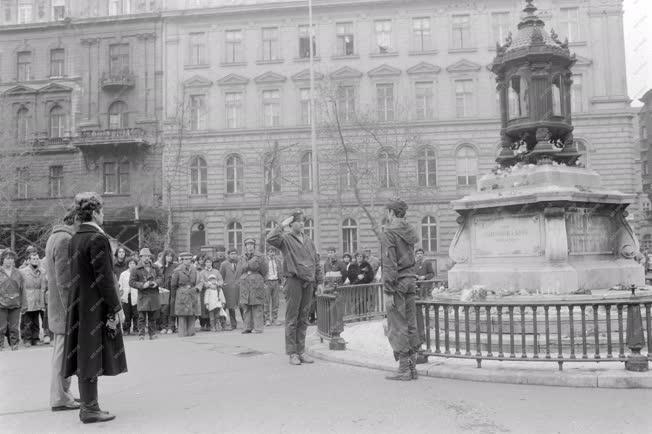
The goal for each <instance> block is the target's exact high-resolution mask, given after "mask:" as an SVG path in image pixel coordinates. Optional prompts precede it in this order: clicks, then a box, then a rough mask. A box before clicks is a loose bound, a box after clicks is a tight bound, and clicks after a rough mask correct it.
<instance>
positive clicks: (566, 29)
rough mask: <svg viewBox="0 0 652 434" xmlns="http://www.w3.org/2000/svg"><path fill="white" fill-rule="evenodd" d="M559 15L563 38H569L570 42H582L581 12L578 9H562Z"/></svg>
mask: <svg viewBox="0 0 652 434" xmlns="http://www.w3.org/2000/svg"><path fill="white" fill-rule="evenodd" d="M559 15H560V18H559V27H560V28H561V32H562V36H565V37H566V38H568V42H577V41H580V40H581V39H580V10H579V9H578V8H561V11H560V14H559Z"/></svg>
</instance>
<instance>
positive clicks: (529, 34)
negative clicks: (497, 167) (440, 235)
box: [492, 0, 580, 166]
mask: <svg viewBox="0 0 652 434" xmlns="http://www.w3.org/2000/svg"><path fill="white" fill-rule="evenodd" d="M536 11H537V8H536V7H535V6H534V4H533V0H527V2H526V6H525V8H524V9H523V12H524V17H523V19H522V20H521V22H520V23H519V25H518V31H517V32H516V35H514V36H513V37H512V34H511V33H510V34H509V36H508V37H507V40H506V41H505V43H504V44H502V45H501V44H500V43H497V45H496V58H495V59H494V61H493V64H492V71H493V72H494V73H495V74H496V81H497V83H498V87H497V89H498V92H499V94H500V105H501V142H502V146H501V152H500V155H499V156H498V158H497V159H496V161H497V162H498V163H500V164H501V165H502V166H511V165H514V164H516V163H518V162H519V161H527V162H530V163H539V164H543V163H551V162H553V161H557V162H559V163H563V164H569V165H571V164H575V162H576V161H577V159H578V158H579V156H580V154H579V153H578V152H577V148H576V146H575V144H574V141H573V135H572V131H573V126H572V121H571V111H570V107H571V103H570V102H571V99H570V88H571V84H572V81H571V78H572V74H571V67H572V66H573V64H574V63H575V56H574V55H573V54H571V53H570V51H569V49H568V42H567V41H564V42H562V41H560V40H559V37H558V36H557V34H556V33H555V32H554V30H552V31H551V32H550V33H548V31H547V30H546V29H545V23H544V21H543V20H542V19H541V18H539V17H538V16H537V15H536Z"/></svg>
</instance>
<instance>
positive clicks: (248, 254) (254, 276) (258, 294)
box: [238, 238, 268, 333]
mask: <svg viewBox="0 0 652 434" xmlns="http://www.w3.org/2000/svg"><path fill="white" fill-rule="evenodd" d="M244 247H245V253H244V254H243V255H242V256H241V258H240V262H238V270H239V272H238V274H239V275H240V279H239V284H240V305H241V306H242V309H243V310H244V330H243V331H242V333H252V332H253V333H262V332H263V327H264V325H265V323H264V315H263V309H264V306H265V277H266V276H267V271H268V268H267V261H266V260H265V257H264V256H263V255H261V254H260V253H258V252H256V240H255V239H254V238H247V239H246V240H245V241H244Z"/></svg>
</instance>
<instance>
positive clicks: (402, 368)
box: [385, 355, 412, 381]
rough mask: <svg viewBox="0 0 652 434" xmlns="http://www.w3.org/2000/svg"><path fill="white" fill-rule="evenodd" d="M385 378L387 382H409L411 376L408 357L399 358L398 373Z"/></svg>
mask: <svg viewBox="0 0 652 434" xmlns="http://www.w3.org/2000/svg"><path fill="white" fill-rule="evenodd" d="M385 378H386V379H387V380H397V381H410V380H411V379H412V374H411V373H410V359H409V358H408V356H404V355H401V356H399V359H398V371H397V372H396V374H394V375H388V376H386V377H385Z"/></svg>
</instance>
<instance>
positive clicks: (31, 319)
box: [19, 251, 47, 347]
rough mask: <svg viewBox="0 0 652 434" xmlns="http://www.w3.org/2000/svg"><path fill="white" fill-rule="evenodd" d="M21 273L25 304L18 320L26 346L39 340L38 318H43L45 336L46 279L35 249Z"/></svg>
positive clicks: (35, 343) (45, 333)
mask: <svg viewBox="0 0 652 434" xmlns="http://www.w3.org/2000/svg"><path fill="white" fill-rule="evenodd" d="M19 271H20V273H21V274H22V275H23V282H24V290H25V296H26V299H27V306H26V307H25V308H24V310H23V315H22V317H21V320H20V334H21V337H22V339H23V343H24V344H25V346H26V347H29V346H32V345H38V343H39V342H40V339H39V335H40V327H39V320H40V319H42V320H43V331H44V333H43V334H44V336H46V337H47V323H46V322H45V289H46V285H47V280H46V276H45V273H44V272H43V270H42V268H41V258H39V256H38V253H37V252H36V251H34V252H32V253H30V255H29V258H28V263H27V266H26V267H23V268H21V269H20V270H19Z"/></svg>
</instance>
